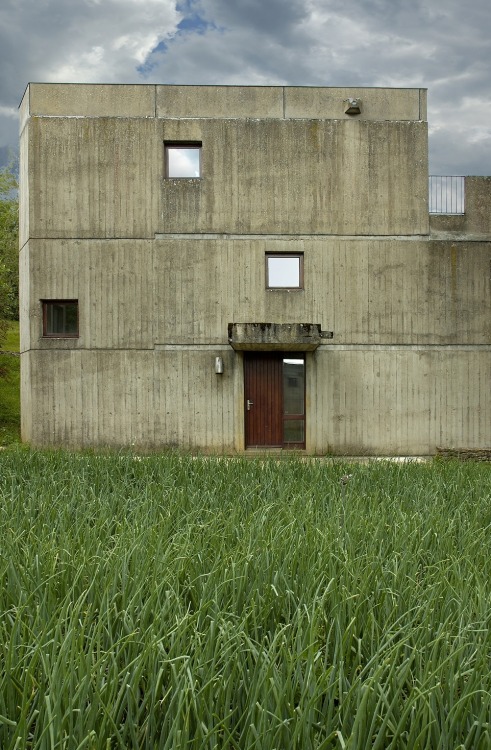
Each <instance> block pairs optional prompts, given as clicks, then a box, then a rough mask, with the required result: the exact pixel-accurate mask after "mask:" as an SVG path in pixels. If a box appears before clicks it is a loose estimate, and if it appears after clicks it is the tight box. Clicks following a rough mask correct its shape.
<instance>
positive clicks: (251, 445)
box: [242, 350, 307, 450]
mask: <svg viewBox="0 0 491 750" xmlns="http://www.w3.org/2000/svg"><path fill="white" fill-rule="evenodd" d="M254 359H256V361H257V360H263V361H266V360H268V359H270V360H276V361H278V360H279V361H281V367H280V369H279V370H278V371H277V372H278V374H276V376H275V377H276V380H274V382H271V381H270V382H268V384H267V385H269V387H270V388H276V389H279V390H280V394H279V398H277V399H273V401H276V402H277V406H274V407H273V408H274V409H275V408H278V409H280V412H279V413H278V414H277V415H276V418H277V419H278V420H279V422H280V423H281V426H280V428H279V429H280V430H281V439H279V440H277V441H274V442H271V444H267V443H266V444H262V443H259V444H258V443H256V442H254V441H251V440H249V432H250V431H251V426H250V422H249V418H248V413H249V410H248V400H249V396H250V395H251V393H250V390H251V387H252V388H254V387H256V388H257V387H258V386H256V385H254V386H251V382H250V380H249V379H250V377H251V375H250V371H248V363H251V362H253V361H254ZM285 359H299V360H300V359H301V360H302V361H303V413H302V414H285V407H284V372H283V361H284V360H285ZM306 367H307V357H306V352H305V351H283V350H280V351H278V350H268V351H264V350H258V351H244V357H243V368H242V369H243V414H244V419H243V436H244V448H245V450H250V449H263V450H306V421H307V415H306V403H307V399H306V390H307V378H306ZM255 392H256V393H257V391H255ZM294 420H301V421H302V422H303V441H298V442H286V441H285V439H284V438H285V434H284V426H285V422H288V421H294ZM278 437H279V435H278Z"/></svg>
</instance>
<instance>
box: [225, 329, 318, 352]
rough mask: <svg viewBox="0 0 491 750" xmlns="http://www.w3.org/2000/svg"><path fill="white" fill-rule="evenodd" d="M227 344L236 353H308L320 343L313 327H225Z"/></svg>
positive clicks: (316, 331) (316, 330)
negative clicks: (226, 329)
mask: <svg viewBox="0 0 491 750" xmlns="http://www.w3.org/2000/svg"><path fill="white" fill-rule="evenodd" d="M228 341H229V344H230V345H231V347H232V348H233V349H235V350H236V351H297V352H310V351H314V349H317V347H318V346H319V344H320V343H321V341H322V339H321V328H320V325H318V324H314V323H229V325H228Z"/></svg>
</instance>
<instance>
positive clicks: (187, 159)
mask: <svg viewBox="0 0 491 750" xmlns="http://www.w3.org/2000/svg"><path fill="white" fill-rule="evenodd" d="M164 148H165V176H166V177H177V178H179V177H187V178H188V179H190V178H191V179H193V178H194V179H196V178H198V177H201V143H184V142H177V143H165V144H164Z"/></svg>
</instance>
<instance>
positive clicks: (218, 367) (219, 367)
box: [215, 357, 223, 375]
mask: <svg viewBox="0 0 491 750" xmlns="http://www.w3.org/2000/svg"><path fill="white" fill-rule="evenodd" d="M215 372H216V374H217V375H223V359H222V358H221V357H215Z"/></svg>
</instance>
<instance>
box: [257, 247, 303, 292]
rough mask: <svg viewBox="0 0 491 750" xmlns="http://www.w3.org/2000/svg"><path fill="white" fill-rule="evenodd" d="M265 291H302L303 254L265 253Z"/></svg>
mask: <svg viewBox="0 0 491 750" xmlns="http://www.w3.org/2000/svg"><path fill="white" fill-rule="evenodd" d="M266 289H286V290H288V289H303V253H266Z"/></svg>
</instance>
